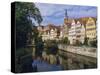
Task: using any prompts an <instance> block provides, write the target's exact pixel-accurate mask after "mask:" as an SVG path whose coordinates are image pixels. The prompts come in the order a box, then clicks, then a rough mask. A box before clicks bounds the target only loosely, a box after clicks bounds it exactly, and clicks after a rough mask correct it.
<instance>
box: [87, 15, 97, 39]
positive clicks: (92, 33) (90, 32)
mask: <svg viewBox="0 0 100 75" xmlns="http://www.w3.org/2000/svg"><path fill="white" fill-rule="evenodd" d="M86 37H87V38H89V39H94V38H96V22H95V20H94V18H92V17H89V19H88V21H87V22H86Z"/></svg>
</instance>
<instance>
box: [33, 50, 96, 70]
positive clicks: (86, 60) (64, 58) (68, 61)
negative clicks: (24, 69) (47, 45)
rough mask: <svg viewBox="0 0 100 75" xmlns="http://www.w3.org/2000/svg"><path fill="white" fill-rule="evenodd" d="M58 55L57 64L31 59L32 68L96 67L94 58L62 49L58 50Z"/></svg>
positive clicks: (69, 68)
mask: <svg viewBox="0 0 100 75" xmlns="http://www.w3.org/2000/svg"><path fill="white" fill-rule="evenodd" d="M55 57H56V56H55ZM58 57H59V62H60V63H59V64H57V63H55V64H50V63H48V62H47V61H44V60H37V59H36V60H33V62H32V66H33V68H34V67H37V68H35V69H37V71H38V72H42V71H59V70H76V69H92V68H97V59H96V58H91V57H87V56H82V55H78V54H74V53H70V52H65V51H62V50H59V53H58ZM51 60H53V59H51Z"/></svg>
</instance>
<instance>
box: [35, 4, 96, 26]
mask: <svg viewBox="0 0 100 75" xmlns="http://www.w3.org/2000/svg"><path fill="white" fill-rule="evenodd" d="M35 5H36V7H38V8H39V10H40V12H41V15H42V17H43V22H42V25H47V24H49V23H50V24H55V25H61V24H63V19H64V17H65V15H64V14H65V9H67V12H68V17H69V18H80V17H97V7H94V6H76V5H63V4H46V3H35Z"/></svg>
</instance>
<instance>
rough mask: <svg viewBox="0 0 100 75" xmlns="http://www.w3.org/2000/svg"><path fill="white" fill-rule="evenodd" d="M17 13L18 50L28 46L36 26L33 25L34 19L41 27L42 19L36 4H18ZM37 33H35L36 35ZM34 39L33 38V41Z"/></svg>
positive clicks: (16, 6) (16, 4) (16, 5)
mask: <svg viewBox="0 0 100 75" xmlns="http://www.w3.org/2000/svg"><path fill="white" fill-rule="evenodd" d="M15 11H16V12H15V20H16V48H20V47H24V46H25V45H26V44H27V39H28V37H29V36H28V34H30V36H32V35H31V33H32V28H33V24H34V23H32V19H34V20H35V21H36V22H37V23H38V24H39V25H40V23H41V22H42V17H41V14H40V11H39V9H38V8H37V7H36V6H35V4H34V3H26V2H16V3H15ZM34 27H35V26H34ZM36 32H37V31H36ZM36 32H35V31H34V33H36ZM37 35H38V34H37ZM32 38H33V37H31V39H32Z"/></svg>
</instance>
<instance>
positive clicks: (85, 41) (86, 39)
mask: <svg viewBox="0 0 100 75" xmlns="http://www.w3.org/2000/svg"><path fill="white" fill-rule="evenodd" d="M88 40H89V39H88V38H87V37H85V38H84V45H88Z"/></svg>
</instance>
